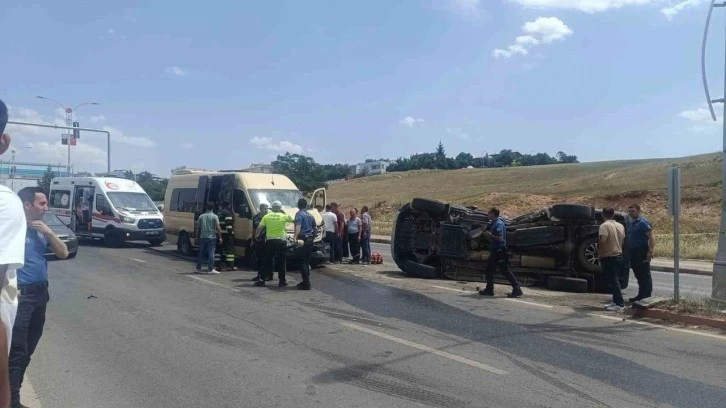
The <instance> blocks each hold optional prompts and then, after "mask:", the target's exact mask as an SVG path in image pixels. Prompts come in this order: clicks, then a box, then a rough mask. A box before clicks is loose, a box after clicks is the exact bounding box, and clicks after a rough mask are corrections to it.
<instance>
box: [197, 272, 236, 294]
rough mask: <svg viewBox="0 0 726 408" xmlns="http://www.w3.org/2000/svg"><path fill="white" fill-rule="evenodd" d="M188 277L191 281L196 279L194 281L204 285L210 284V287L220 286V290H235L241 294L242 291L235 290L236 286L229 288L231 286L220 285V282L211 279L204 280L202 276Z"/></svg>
mask: <svg viewBox="0 0 726 408" xmlns="http://www.w3.org/2000/svg"><path fill="white" fill-rule="evenodd" d="M186 277H188V278H191V279H194V280H196V281H199V282H204V283H207V284H210V285H214V286H219V287H220V288H225V289H231V290H233V291H235V292H239V291H240V290H239V288H235V287H234V286H229V285H225V284H223V283H218V282H215V281H211V280H209V279H204V278H202V277H201V276H195V275H186Z"/></svg>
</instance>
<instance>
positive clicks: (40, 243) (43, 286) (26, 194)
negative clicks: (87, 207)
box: [9, 187, 68, 408]
mask: <svg viewBox="0 0 726 408" xmlns="http://www.w3.org/2000/svg"><path fill="white" fill-rule="evenodd" d="M18 196H19V197H20V199H21V201H22V202H23V209H24V210H25V218H26V220H27V221H28V229H27V232H26V236H25V265H24V266H23V267H22V268H20V269H18V292H19V293H20V298H19V302H18V314H17V316H16V318H15V325H14V326H13V339H12V343H11V346H10V359H9V360H10V364H9V365H10V397H11V405H10V406H11V408H18V407H21V405H20V387H21V385H22V384H23V377H24V376H25V370H26V369H27V368H28V365H29V364H30V357H31V356H32V355H33V352H34V351H35V348H36V347H37V346H38V342H39V341H40V337H41V335H42V334H43V326H44V325H45V309H46V304H47V303H48V299H49V295H48V261H47V260H46V258H45V253H46V250H47V249H48V248H50V249H51V251H53V253H54V254H55V256H57V257H58V258H60V259H65V258H67V257H68V248H67V247H66V244H64V243H63V241H61V240H60V239H59V238H58V236H57V235H55V234H54V233H53V231H52V230H51V229H50V228H49V227H48V226H47V225H45V223H44V222H43V221H42V220H43V215H44V214H45V212H46V211H48V199H47V198H46V197H45V194H44V193H43V190H41V189H40V188H38V187H25V188H24V189H22V190H20V192H19V193H18Z"/></svg>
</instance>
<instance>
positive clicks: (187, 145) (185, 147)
mask: <svg viewBox="0 0 726 408" xmlns="http://www.w3.org/2000/svg"><path fill="white" fill-rule="evenodd" d="M193 147H194V145H193V144H191V143H189V142H184V143H182V144H181V146H179V148H180V149H182V150H189V149H192V148H193Z"/></svg>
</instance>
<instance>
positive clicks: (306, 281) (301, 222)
mask: <svg viewBox="0 0 726 408" xmlns="http://www.w3.org/2000/svg"><path fill="white" fill-rule="evenodd" d="M307 208H308V202H307V200H305V199H304V198H301V199H299V200H298V201H297V209H298V211H297V214H295V235H294V236H295V243H296V245H297V244H298V242H302V246H301V247H300V248H298V251H300V258H301V259H300V277H301V278H302V282H300V283H298V284H297V288H298V289H300V290H310V256H311V255H312V253H313V242H314V241H315V218H313V216H312V215H310V214H309V213H308V210H307Z"/></svg>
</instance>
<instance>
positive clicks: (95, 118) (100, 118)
mask: <svg viewBox="0 0 726 408" xmlns="http://www.w3.org/2000/svg"><path fill="white" fill-rule="evenodd" d="M105 121H106V117H105V116H103V115H97V116H89V117H88V122H90V123H93V124H96V123H101V122H105Z"/></svg>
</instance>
